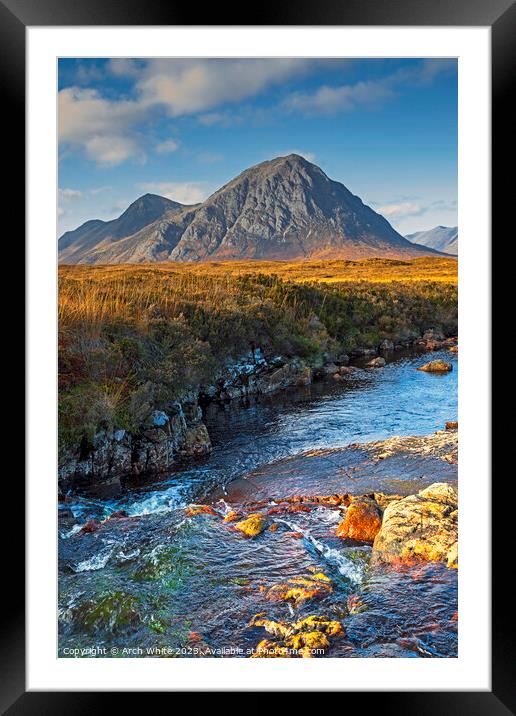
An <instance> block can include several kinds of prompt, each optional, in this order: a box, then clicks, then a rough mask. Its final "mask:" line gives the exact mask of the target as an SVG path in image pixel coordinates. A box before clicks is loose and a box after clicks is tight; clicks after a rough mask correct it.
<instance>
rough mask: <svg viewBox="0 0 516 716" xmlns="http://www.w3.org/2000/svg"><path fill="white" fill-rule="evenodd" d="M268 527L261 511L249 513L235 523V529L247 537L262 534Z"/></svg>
mask: <svg viewBox="0 0 516 716" xmlns="http://www.w3.org/2000/svg"><path fill="white" fill-rule="evenodd" d="M266 527H267V521H266V519H265V517H264V516H263V515H261V514H260V513H259V512H255V513H254V514H252V515H249V517H247V518H246V519H245V520H241V521H240V522H237V523H236V525H235V529H236V530H239V531H240V532H242V533H243V534H245V536H246V537H256V536H257V535H259V534H261V533H262V532H263V531H264V529H265V528H266Z"/></svg>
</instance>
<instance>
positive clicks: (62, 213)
mask: <svg viewBox="0 0 516 716" xmlns="http://www.w3.org/2000/svg"><path fill="white" fill-rule="evenodd" d="M65 213H66V212H65V210H64V209H63V208H62V207H61V206H58V207H57V215H58V216H63V215H64V214H65Z"/></svg>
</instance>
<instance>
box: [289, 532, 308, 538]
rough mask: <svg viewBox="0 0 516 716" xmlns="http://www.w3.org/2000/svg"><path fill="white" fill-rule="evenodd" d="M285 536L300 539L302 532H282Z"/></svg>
mask: <svg viewBox="0 0 516 716" xmlns="http://www.w3.org/2000/svg"><path fill="white" fill-rule="evenodd" d="M284 535H285V537H293V538H294V539H302V538H303V536H304V535H303V533H302V532H284Z"/></svg>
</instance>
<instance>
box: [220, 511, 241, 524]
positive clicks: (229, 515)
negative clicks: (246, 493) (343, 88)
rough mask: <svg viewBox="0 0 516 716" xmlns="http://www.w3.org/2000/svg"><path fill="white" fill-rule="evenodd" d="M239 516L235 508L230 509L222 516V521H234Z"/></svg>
mask: <svg viewBox="0 0 516 716" xmlns="http://www.w3.org/2000/svg"><path fill="white" fill-rule="evenodd" d="M240 517H241V514H240V512H237V511H236V510H230V511H229V512H228V513H227V515H226V516H225V517H224V519H223V522H235V521H236V520H239V519H240Z"/></svg>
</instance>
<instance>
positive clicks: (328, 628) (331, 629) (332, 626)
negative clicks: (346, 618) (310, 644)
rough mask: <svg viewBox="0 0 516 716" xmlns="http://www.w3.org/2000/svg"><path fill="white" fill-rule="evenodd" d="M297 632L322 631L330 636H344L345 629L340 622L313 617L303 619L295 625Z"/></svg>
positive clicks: (322, 617) (323, 617)
mask: <svg viewBox="0 0 516 716" xmlns="http://www.w3.org/2000/svg"><path fill="white" fill-rule="evenodd" d="M293 628H294V629H295V630H296V631H322V632H323V633H324V634H328V635H329V636H337V635H339V634H344V629H343V628H342V624H341V623H340V622H339V621H335V620H333V619H328V617H325V616H316V615H312V616H309V617H305V619H301V620H300V621H298V622H295V623H294V624H293Z"/></svg>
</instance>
